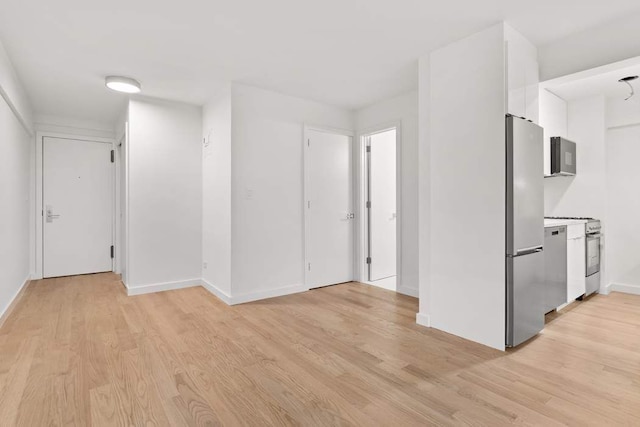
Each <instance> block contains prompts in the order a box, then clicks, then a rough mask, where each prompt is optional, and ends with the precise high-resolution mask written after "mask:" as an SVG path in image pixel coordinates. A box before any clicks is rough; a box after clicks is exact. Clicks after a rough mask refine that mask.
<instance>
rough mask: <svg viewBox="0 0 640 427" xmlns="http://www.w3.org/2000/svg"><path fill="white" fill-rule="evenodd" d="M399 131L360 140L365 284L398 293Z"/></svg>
mask: <svg viewBox="0 0 640 427" xmlns="http://www.w3.org/2000/svg"><path fill="white" fill-rule="evenodd" d="M398 137H399V135H398V127H397V126H392V127H385V128H381V129H378V130H375V131H371V132H369V133H365V134H363V135H362V137H361V142H362V148H363V153H364V162H363V174H362V176H363V180H362V181H363V186H362V192H363V195H364V197H363V198H362V202H363V209H364V210H363V211H364V213H365V215H364V221H363V229H364V230H363V237H364V238H363V242H362V247H363V252H364V257H363V263H364V264H363V266H362V267H363V273H362V277H363V279H364V280H363V281H364V282H365V283H369V284H372V285H376V286H379V287H382V288H385V289H389V290H394V291H395V290H396V288H397V285H398V280H397V276H398V274H397V265H398V261H397V260H398V250H397V248H398V234H399V228H400V227H399V221H398V190H397V189H398V179H397V176H398V167H397V164H398V161H397V160H398V159H397V152H398Z"/></svg>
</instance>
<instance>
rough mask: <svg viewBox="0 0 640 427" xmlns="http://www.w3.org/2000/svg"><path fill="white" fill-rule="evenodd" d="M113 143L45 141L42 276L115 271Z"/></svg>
mask: <svg viewBox="0 0 640 427" xmlns="http://www.w3.org/2000/svg"><path fill="white" fill-rule="evenodd" d="M112 165H113V163H112V162H111V144H109V143H100V142H92V141H82V140H75V139H63V138H50V137H45V138H43V143H42V205H43V210H44V212H43V218H42V221H43V242H42V245H43V254H42V256H43V276H44V277H58V276H70V275H76V274H87V273H98V272H103V271H112V269H113V265H112V248H111V246H112V245H113V232H112V228H113V207H112V203H113V197H112V191H113V166H112Z"/></svg>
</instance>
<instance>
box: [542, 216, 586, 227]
mask: <svg viewBox="0 0 640 427" xmlns="http://www.w3.org/2000/svg"><path fill="white" fill-rule="evenodd" d="M586 223H587V220H585V219H546V218H545V220H544V226H545V227H559V226H562V225H575V224H586Z"/></svg>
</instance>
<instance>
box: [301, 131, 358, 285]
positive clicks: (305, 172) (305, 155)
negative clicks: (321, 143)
mask: <svg viewBox="0 0 640 427" xmlns="http://www.w3.org/2000/svg"><path fill="white" fill-rule="evenodd" d="M303 128H304V130H303V139H302V157H303V162H302V175H303V177H302V180H303V188H302V223H303V229H304V232H303V234H302V253H303V264H302V274H303V276H302V277H303V278H304V286H305V288H306V289H307V290H309V289H311V288H310V285H309V276H308V272H309V270H308V269H307V265H308V264H309V259H308V258H307V257H308V255H309V240H310V239H309V233H310V228H309V227H310V224H309V223H310V221H309V218H308V207H307V206H308V205H307V202H308V196H309V174H308V172H309V167H308V162H309V155H308V153H307V147H308V141H309V131H316V132H326V133H332V134H335V135H343V136H348V137H350V138H351V141H350V147H349V148H350V149H351V185H352V189H351V194H352V199H353V200H352V201H351V203H352V204H353V208H354V210H355V211H356V212H354V213H355V221H356V222H355V223H354V226H353V252H354V253H353V254H352V261H353V266H352V271H353V277H352V280H357V276H358V271H357V268H356V266H357V264H356V259H357V246H358V244H357V234H358V233H357V231H358V227H357V224H358V223H357V221H358V216H359V214H358V212H357V210H358V206H357V196H356V193H357V190H358V185H357V177H358V174H357V173H356V167H357V162H356V156H355V155H354V148H355V146H356V145H357V144H354V140H355V135H356V134H355V132H354V131H352V130H348V129H340V128H332V127H328V126H314V125H308V124H304V125H303Z"/></svg>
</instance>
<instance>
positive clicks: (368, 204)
mask: <svg viewBox="0 0 640 427" xmlns="http://www.w3.org/2000/svg"><path fill="white" fill-rule="evenodd" d="M367 209H371V201H367Z"/></svg>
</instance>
